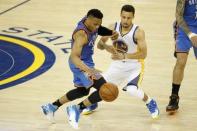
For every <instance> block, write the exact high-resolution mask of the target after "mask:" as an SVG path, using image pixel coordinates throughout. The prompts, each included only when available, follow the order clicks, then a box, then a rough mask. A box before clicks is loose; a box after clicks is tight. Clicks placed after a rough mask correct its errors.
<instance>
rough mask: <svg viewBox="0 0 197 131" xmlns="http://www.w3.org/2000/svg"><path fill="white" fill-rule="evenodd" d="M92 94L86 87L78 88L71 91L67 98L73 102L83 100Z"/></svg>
mask: <svg viewBox="0 0 197 131" xmlns="http://www.w3.org/2000/svg"><path fill="white" fill-rule="evenodd" d="M89 92H90V89H86V88H85V87H78V88H76V89H73V90H70V91H69V92H68V93H67V94H66V97H67V98H68V100H70V101H72V100H75V99H77V98H81V97H83V96H87V95H88V94H89Z"/></svg>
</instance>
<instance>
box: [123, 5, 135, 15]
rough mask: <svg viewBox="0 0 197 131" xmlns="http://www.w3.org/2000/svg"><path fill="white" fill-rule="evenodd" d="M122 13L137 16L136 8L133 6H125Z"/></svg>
mask: <svg viewBox="0 0 197 131" xmlns="http://www.w3.org/2000/svg"><path fill="white" fill-rule="evenodd" d="M122 11H126V12H132V13H133V15H134V14H135V8H134V7H133V6H132V5H124V6H122V9H121V13H122Z"/></svg>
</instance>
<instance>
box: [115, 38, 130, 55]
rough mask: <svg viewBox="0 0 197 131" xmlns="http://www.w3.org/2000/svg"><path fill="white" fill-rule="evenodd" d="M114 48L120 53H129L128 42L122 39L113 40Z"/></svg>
mask: <svg viewBox="0 0 197 131" xmlns="http://www.w3.org/2000/svg"><path fill="white" fill-rule="evenodd" d="M113 47H114V49H115V50H116V51H117V52H119V53H127V51H128V46H127V44H126V43H125V42H124V41H122V40H116V41H114V42H113Z"/></svg>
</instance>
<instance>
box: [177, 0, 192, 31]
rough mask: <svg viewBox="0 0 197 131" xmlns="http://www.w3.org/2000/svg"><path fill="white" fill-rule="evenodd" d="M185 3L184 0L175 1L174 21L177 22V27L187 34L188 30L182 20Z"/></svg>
mask: <svg viewBox="0 0 197 131" xmlns="http://www.w3.org/2000/svg"><path fill="white" fill-rule="evenodd" d="M185 2H186V0H177V5H176V20H177V23H178V25H179V26H180V27H181V28H182V29H183V31H184V32H185V33H186V34H189V32H190V29H189V27H188V25H187V24H186V22H185V20H184V18H183V14H184V9H185Z"/></svg>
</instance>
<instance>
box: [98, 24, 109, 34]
mask: <svg viewBox="0 0 197 131" xmlns="http://www.w3.org/2000/svg"><path fill="white" fill-rule="evenodd" d="M98 35H101V36H110V35H112V30H110V29H108V28H106V27H103V26H100V27H99V28H98Z"/></svg>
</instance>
